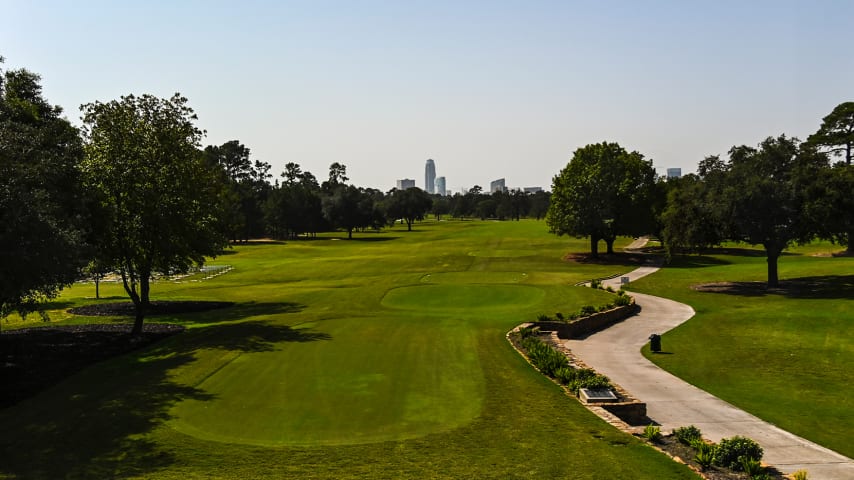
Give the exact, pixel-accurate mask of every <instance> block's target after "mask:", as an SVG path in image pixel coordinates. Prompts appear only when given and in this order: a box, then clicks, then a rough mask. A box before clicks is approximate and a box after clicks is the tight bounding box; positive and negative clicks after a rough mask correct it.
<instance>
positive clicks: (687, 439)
mask: <svg viewBox="0 0 854 480" xmlns="http://www.w3.org/2000/svg"><path fill="white" fill-rule="evenodd" d="M673 436H675V437H676V440H679V443H682V444H685V445H691V442H692V441H694V440H702V439H703V433H702V432H700V429H699V428H697V427H695V426H694V425H688V426H687V427H679V428H676V429H674V430H673Z"/></svg>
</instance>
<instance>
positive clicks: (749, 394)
mask: <svg viewBox="0 0 854 480" xmlns="http://www.w3.org/2000/svg"><path fill="white" fill-rule="evenodd" d="M838 249H839V247H834V246H832V245H829V244H825V243H815V244H811V245H808V246H806V247H803V248H796V249H793V250H792V251H791V252H790V254H788V255H785V256H783V257H782V258H781V259H780V279H781V282H782V288H780V289H777V290H771V291H768V290H767V289H765V288H764V287H763V286H762V282H763V281H764V280H765V267H766V264H765V258H764V256H763V254H762V252H761V250H756V249H748V248H744V247H743V246H742V247H741V248H728V249H722V250H718V251H715V252H712V253H711V254H708V255H703V256H686V257H679V258H677V259H676V260H675V261H674V263H673V264H672V265H670V266H669V268H665V269H663V270H662V271H660V272H659V273H657V274H655V275H653V276H652V277H649V278H647V279H642V280H639V281H637V282H635V283H633V284H632V285H631V287H630V288H631V289H633V290H637V291H639V292H643V293H650V294H653V295H660V296H663V297H667V298H672V299H674V300H678V301H681V302H684V303H687V304H689V305H691V306H692V307H694V309H695V310H696V311H697V315H696V317H694V318H693V319H691V320H689V321H688V322H687V323H685V324H683V325H681V326H680V327H678V328H676V329H674V330H673V331H671V332H669V333H667V334H665V335H664V337H663V339H662V345H663V349H664V350H665V351H667V352H670V353H673V355H653V354H650V352H649V349H648V346H647V347H646V348H645V349H644V354H645V355H647V357H648V358H650V359H651V360H652V361H654V362H655V363H656V364H658V365H660V366H661V367H663V368H665V369H667V370H668V371H671V372H673V373H674V374H676V375H678V376H680V377H682V378H684V379H686V380H688V381H689V382H691V383H693V384H695V385H697V386H699V387H701V388H703V389H705V390H707V391H709V392H711V393H713V394H715V395H717V396H719V397H721V398H723V399H725V400H727V401H729V402H731V403H733V404H734V405H737V406H739V407H741V408H743V409H745V410H747V411H749V412H751V413H753V414H755V415H757V416H759V417H761V418H763V419H765V420H767V421H769V422H771V423H773V424H775V425H777V426H779V427H781V428H784V429H786V430H789V431H791V432H793V433H796V434H798V435H800V436H803V437H805V438H808V439H810V440H813V441H815V442H817V443H819V444H821V445H824V446H826V447H828V448H831V449H833V450H836V451H838V452H840V453H843V454H845V455H847V456H849V457H851V456H854V417H852V415H851V411H852V409H854V386H852V383H851V372H852V371H854V276H852V272H854V258H850V257H847V258H845V257H842V258H834V257H829V256H815V255H816V254H821V253H826V252H829V251H833V250H838ZM732 282H738V283H736V284H735V285H730V284H729V283H732ZM707 283H721V284H726V285H728V287H727V288H721V289H719V290H720V291H718V292H701V291H697V290H696V289H695V288H692V286H695V285H698V284H707Z"/></svg>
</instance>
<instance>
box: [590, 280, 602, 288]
mask: <svg viewBox="0 0 854 480" xmlns="http://www.w3.org/2000/svg"><path fill="white" fill-rule="evenodd" d="M590 288H602V281H601V280H596V279H595V278H594V279H593V280H590Z"/></svg>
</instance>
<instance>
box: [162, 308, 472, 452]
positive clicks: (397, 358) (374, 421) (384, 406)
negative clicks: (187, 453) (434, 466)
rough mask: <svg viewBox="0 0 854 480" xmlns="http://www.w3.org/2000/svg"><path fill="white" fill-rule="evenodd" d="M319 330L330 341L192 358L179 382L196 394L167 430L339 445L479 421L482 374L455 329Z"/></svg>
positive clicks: (365, 323) (441, 325)
mask: <svg viewBox="0 0 854 480" xmlns="http://www.w3.org/2000/svg"><path fill="white" fill-rule="evenodd" d="M311 330H312V331H314V332H318V333H319V331H318V330H314V329H311ZM323 333H327V334H328V335H329V338H330V340H328V341H316V342H305V343H288V344H284V345H281V346H280V347H278V348H277V349H276V350H274V351H265V352H253V353H242V354H240V355H236V356H235V355H222V354H221V352H219V351H216V350H212V351H204V352H200V354H199V355H200V356H201V357H203V361H199V362H197V365H198V369H197V370H198V371H197V372H195V376H194V378H188V380H189V381H190V382H192V383H196V382H198V383H196V385H195V387H196V388H198V389H201V390H202V391H204V392H205V396H204V397H203V398H200V399H187V400H184V401H182V402H180V403H178V404H177V405H176V406H175V407H174V408H173V409H172V411H171V415H172V420H171V421H170V422H169V423H170V426H172V428H174V429H175V430H178V431H180V432H182V433H185V434H188V435H192V436H194V437H197V438H201V439H204V440H213V441H219V442H227V443H242V444H249V445H268V446H271V445H344V444H364V443H374V442H381V441H386V440H401V439H407V438H416V437H420V436H424V435H428V434H431V433H439V432H445V431H448V430H451V429H453V428H456V427H459V426H461V425H465V424H467V423H469V422H471V421H472V420H473V419H474V418H476V417H477V416H478V415H479V414H480V410H481V405H482V401H483V371H482V369H481V367H480V363H479V360H478V358H477V354H476V352H477V344H476V343H477V342H476V340H475V337H474V332H473V331H472V328H471V326H470V325H468V324H466V323H465V322H460V321H439V322H435V321H434V322H418V321H413V322H408V321H401V322H388V323H386V324H384V325H382V326H379V325H377V322H376V319H363V318H356V319H347V320H346V321H340V322H329V323H326V324H324V329H323ZM366 345H374V347H373V348H372V347H366ZM391 345H397V348H391V347H390V346H391ZM206 359H210V361H204V360H206ZM319 373H320V374H319Z"/></svg>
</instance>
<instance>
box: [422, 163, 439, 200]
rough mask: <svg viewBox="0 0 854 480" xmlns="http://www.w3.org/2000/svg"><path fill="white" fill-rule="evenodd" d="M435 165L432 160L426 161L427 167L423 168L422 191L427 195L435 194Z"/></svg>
mask: <svg viewBox="0 0 854 480" xmlns="http://www.w3.org/2000/svg"><path fill="white" fill-rule="evenodd" d="M435 182H436V164H435V163H433V160H432V159H428V160H427V166H425V167H424V191H425V192H427V193H436V191H435V190H436V186H435Z"/></svg>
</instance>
